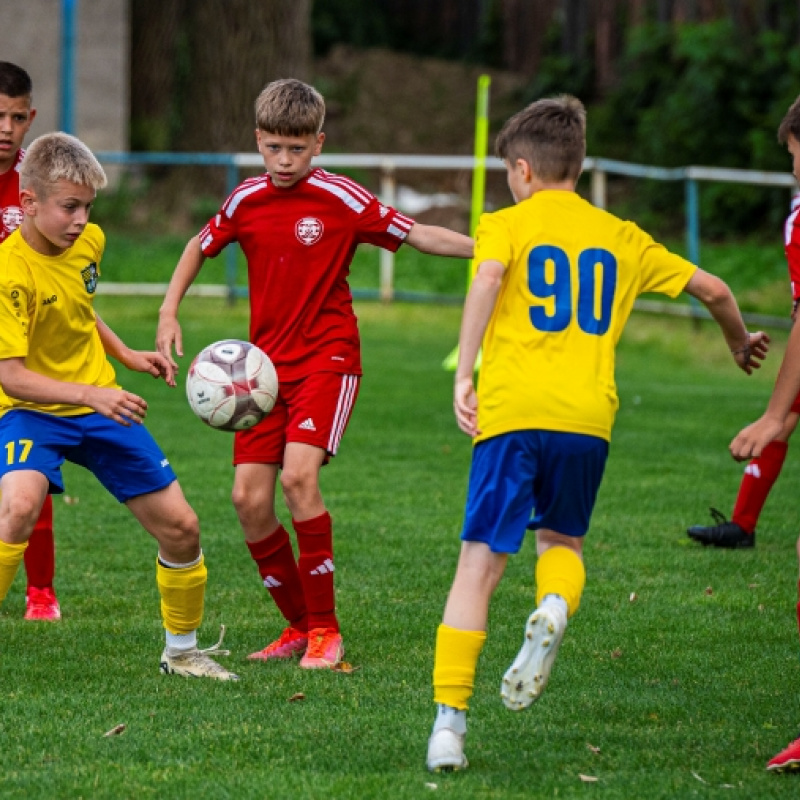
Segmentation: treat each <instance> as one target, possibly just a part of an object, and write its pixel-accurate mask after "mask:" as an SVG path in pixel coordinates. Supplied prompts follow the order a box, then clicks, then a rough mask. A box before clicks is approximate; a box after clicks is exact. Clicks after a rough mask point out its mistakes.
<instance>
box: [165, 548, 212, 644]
mask: <svg viewBox="0 0 800 800" xmlns="http://www.w3.org/2000/svg"><path fill="white" fill-rule="evenodd" d="M207 579H208V571H207V570H206V566H205V559H204V558H203V556H202V555H201V556H200V560H199V561H198V562H197V563H196V564H192V566H190V567H175V568H171V567H165V566H164V565H163V564H162V563H161V562H160V561H158V560H157V561H156V583H157V584H158V592H159V594H160V595H161V618H162V619H163V620H164V627H165V628H166V629H167V630H168V631H169V632H170V633H174V634H179V635H180V634H186V633H191V632H192V631H194V630H197V629H198V628H199V627H200V623H201V622H202V621H203V600H204V599H205V594H206V581H207Z"/></svg>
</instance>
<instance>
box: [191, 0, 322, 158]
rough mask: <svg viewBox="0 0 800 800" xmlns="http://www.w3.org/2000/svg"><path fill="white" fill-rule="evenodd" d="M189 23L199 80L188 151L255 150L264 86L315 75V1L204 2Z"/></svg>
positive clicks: (194, 77) (194, 6) (194, 86)
mask: <svg viewBox="0 0 800 800" xmlns="http://www.w3.org/2000/svg"><path fill="white" fill-rule="evenodd" d="M187 22H188V30H189V53H190V63H191V75H190V78H191V79H190V81H189V84H188V86H187V92H186V106H185V110H184V114H183V119H184V126H183V136H182V142H181V149H183V150H198V151H206V152H208V151H211V152H226V151H228V152H236V151H240V150H252V149H254V147H255V134H254V130H255V112H254V110H253V104H254V102H255V99H256V97H257V96H258V94H259V92H260V91H261V89H263V88H264V86H266V84H267V83H269V82H270V81H272V80H275V79H277V78H299V79H300V80H303V79H306V78H307V77H308V75H309V74H310V67H311V0H258V2H252V0H196V1H195V2H193V3H191V4H190V6H189V18H188V20H187Z"/></svg>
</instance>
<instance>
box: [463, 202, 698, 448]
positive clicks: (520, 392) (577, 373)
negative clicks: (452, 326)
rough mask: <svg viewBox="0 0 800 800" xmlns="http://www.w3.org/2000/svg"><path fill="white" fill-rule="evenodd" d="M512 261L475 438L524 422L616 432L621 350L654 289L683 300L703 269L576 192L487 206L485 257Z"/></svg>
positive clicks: (496, 316) (494, 325) (485, 364)
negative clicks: (637, 310)
mask: <svg viewBox="0 0 800 800" xmlns="http://www.w3.org/2000/svg"><path fill="white" fill-rule="evenodd" d="M488 260H493V261H499V262H500V263H502V264H503V265H505V267H506V270H505V273H504V276H503V281H502V285H501V288H500V294H499V296H498V299H497V303H496V306H495V308H494V311H493V314H492V317H491V319H490V321H489V325H488V327H487V330H486V335H485V337H484V341H483V361H482V364H481V371H480V376H479V380H478V427H479V429H480V430H481V434H480V435H479V436H478V437H476V439H475V441H476V442H477V441H480V440H482V439H488V438H490V437H493V436H498V435H500V434H503V433H508V432H510V431H518V430H531V429H536V430H551V431H564V432H567V433H583V434H588V435H590V436H598V437H601V438H603V439H606V440H609V439H610V438H611V429H612V427H613V425H614V417H615V415H616V411H617V408H618V406H619V400H618V398H617V389H616V383H615V378H614V367H615V350H616V345H617V342H618V341H619V337H620V335H621V333H622V329H623V328H624V326H625V323H626V321H627V319H628V317H629V315H630V313H631V310H632V308H633V302H634V300H635V299H636V297H638V296H639V295H640V294H642V293H643V292H659V293H663V294H666V295H669V296H670V297H676V296H677V295H678V294H680V293H681V291H683V289H684V288H685V287H686V284H687V283H688V282H689V279H690V278H691V277H692V275H693V273H694V271H695V270H696V267H695V266H694V265H693V264H691V263H690V262H688V261H686V260H685V259H683V258H681V257H679V256H676V255H674V254H672V253H670V252H669V251H668V250H667V249H666V248H664V247H663V246H662V245H660V244H658V243H656V242H655V241H654V240H653V239H652V237H650V236H649V235H648V234H646V233H645V232H644V231H642V230H641V229H640V228H639V227H637V226H636V225H635V224H634V223H632V222H625V221H623V220H620V219H618V218H617V217H615V216H613V215H612V214H609V213H608V212H606V211H603V210H601V209H598V208H595V207H594V206H593V205H591V204H590V203H588V202H587V201H585V200H583V199H582V198H581V197H580V196H579V195H578V194H576V193H575V192H569V191H551V190H546V191H539V192H536V193H535V194H534V195H533V196H532V197H530V198H529V199H527V200H524V201H523V202H521V203H517V204H516V205H514V206H512V207H510V208H506V209H502V210H500V211H496V212H494V213H491V214H484V215H483V216H482V217H481V219H480V223H479V225H478V230H477V232H476V246H475V261H476V263H477V264H478V265H480V264H481V263H482V262H483V261H488Z"/></svg>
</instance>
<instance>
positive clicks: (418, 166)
mask: <svg viewBox="0 0 800 800" xmlns="http://www.w3.org/2000/svg"><path fill="white" fill-rule="evenodd" d="M97 157H98V159H99V160H100V161H101V162H102V163H106V164H119V165H122V166H133V165H154V164H160V165H166V166H180V165H184V166H217V167H224V168H225V175H226V185H227V189H228V193H230V192H232V191H233V190H234V189H235V188H236V187H237V186H238V185H239V183H240V181H241V171H242V170H244V169H263V166H264V162H263V160H262V158H261V156H260V155H259V154H258V153H111V152H105V153H103V152H101V153H97ZM485 164H486V169H487V170H493V171H500V172H502V171H504V170H505V166H504V165H503V162H502V161H500V159H497V158H494V157H489V158H487V159H486V161H485ZM314 165H315V166H319V167H324V168H326V169H327V168H333V169H336V168H350V167H358V168H362V169H375V170H378V171H379V172H380V189H379V192H378V195H379V197H380V199H381V202H383V203H385V204H386V205H390V206H394V205H395V204H396V197H397V173H398V172H399V171H401V170H438V171H447V170H468V171H472V170H473V169H474V168H475V165H476V159H475V158H474V157H473V156H445V155H441V156H437V155H397V154H396V155H388V154H381V153H355V154H352V153H351V154H347V153H330V154H329V153H323V154H321V155H319V156H317V157H316V158H315V159H314ZM583 170H584V172H585V173H590V174H591V201H592V203H593V204H594V205H596V206H597V207H599V208H606V207H607V177H608V175H621V176H626V177H632V178H649V179H651V180H660V181H683V183H684V185H685V198H686V209H685V217H686V251H687V256H688V258H689V260H690V261H692V262H693V263H694V264H698V265H699V264H700V188H699V184H700V182H702V181H707V182H708V181H718V182H726V183H749V184H754V185H758V186H778V187H786V188H787V189H790V190H791V191H793V192H794V191H797V188H798V187H797V183H796V182H795V180H794V178H793V177H792V175H790V174H788V173H782V172H762V171H755V170H742V169H723V168H716V167H696V166H692V167H677V168H673V169H668V168H664V167H651V166H646V165H643V164H631V163H628V162H625V161H615V160H612V159H606V158H587V159H586V160H585V161H584V164H583ZM221 200H222V198H220V204H221ZM236 262H237V251H236V249H235V248H233V247H228V248H226V252H225V275H226V283H225V286H224V287H217V288H216V289H212V288H211V287H204V288H203V289H202V290H200V288H199V287H197V288H195V287H193V289H195V291H196V292H197V293H201V292H202V293H203V294H213V293H215V294H224V295H227V297H228V298H229V299H230V300H233V299H235V298H236V297H243V296H246V294H247V287H242V286H237V285H236ZM137 286H140V285H139V284H118V285H117V288H118V289H119V290H121V292H120V293H122V292H123V291H124V292H125V293H131V294H134V293H136V287H137ZM142 286H143V285H142ZM151 287H152V288H150V289H149V290H148V289H142V291H141V293H142V294H145V293H147V294H156V293H158V290H162V289H165V288H166V286H164V287H162V286H161V285H160V284H159V285H151ZM104 289H105V290H106V291H107V292H109V293H110V292H111V291H114V288H113V286H112V285H110V284H106V285H105V286H104ZM354 294H358V293H356V292H354ZM361 294H362V295H366V294H369V295H372V296H376V297H378V298H380V299H381V300H382V301H384V302H391V301H392V300H393V299H404V298H403V295H402V294H401V293H399V292H397V291H396V290H395V286H394V253H390V252H389V251H387V250H381V251H380V277H379V287H378V290H377V292H372V293H363V292H362V293H361ZM415 299H418V298H415Z"/></svg>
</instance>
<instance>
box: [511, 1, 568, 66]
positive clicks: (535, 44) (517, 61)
mask: <svg viewBox="0 0 800 800" xmlns="http://www.w3.org/2000/svg"><path fill="white" fill-rule="evenodd" d="M557 7H558V0H538V2H535V3H532V2H531V1H530V0H503V3H502V19H503V59H504V64H503V66H505V67H506V68H507V69H510V70H512V71H513V72H518V73H520V74H521V75H525V76H526V77H528V78H532V77H534V76H535V74H536V70H537V69H538V68H539V64H540V63H541V60H542V55H543V54H544V45H545V37H546V35H547V29H548V28H549V27H550V24H551V22H552V20H553V14H554V13H555V11H556V8H557Z"/></svg>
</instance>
